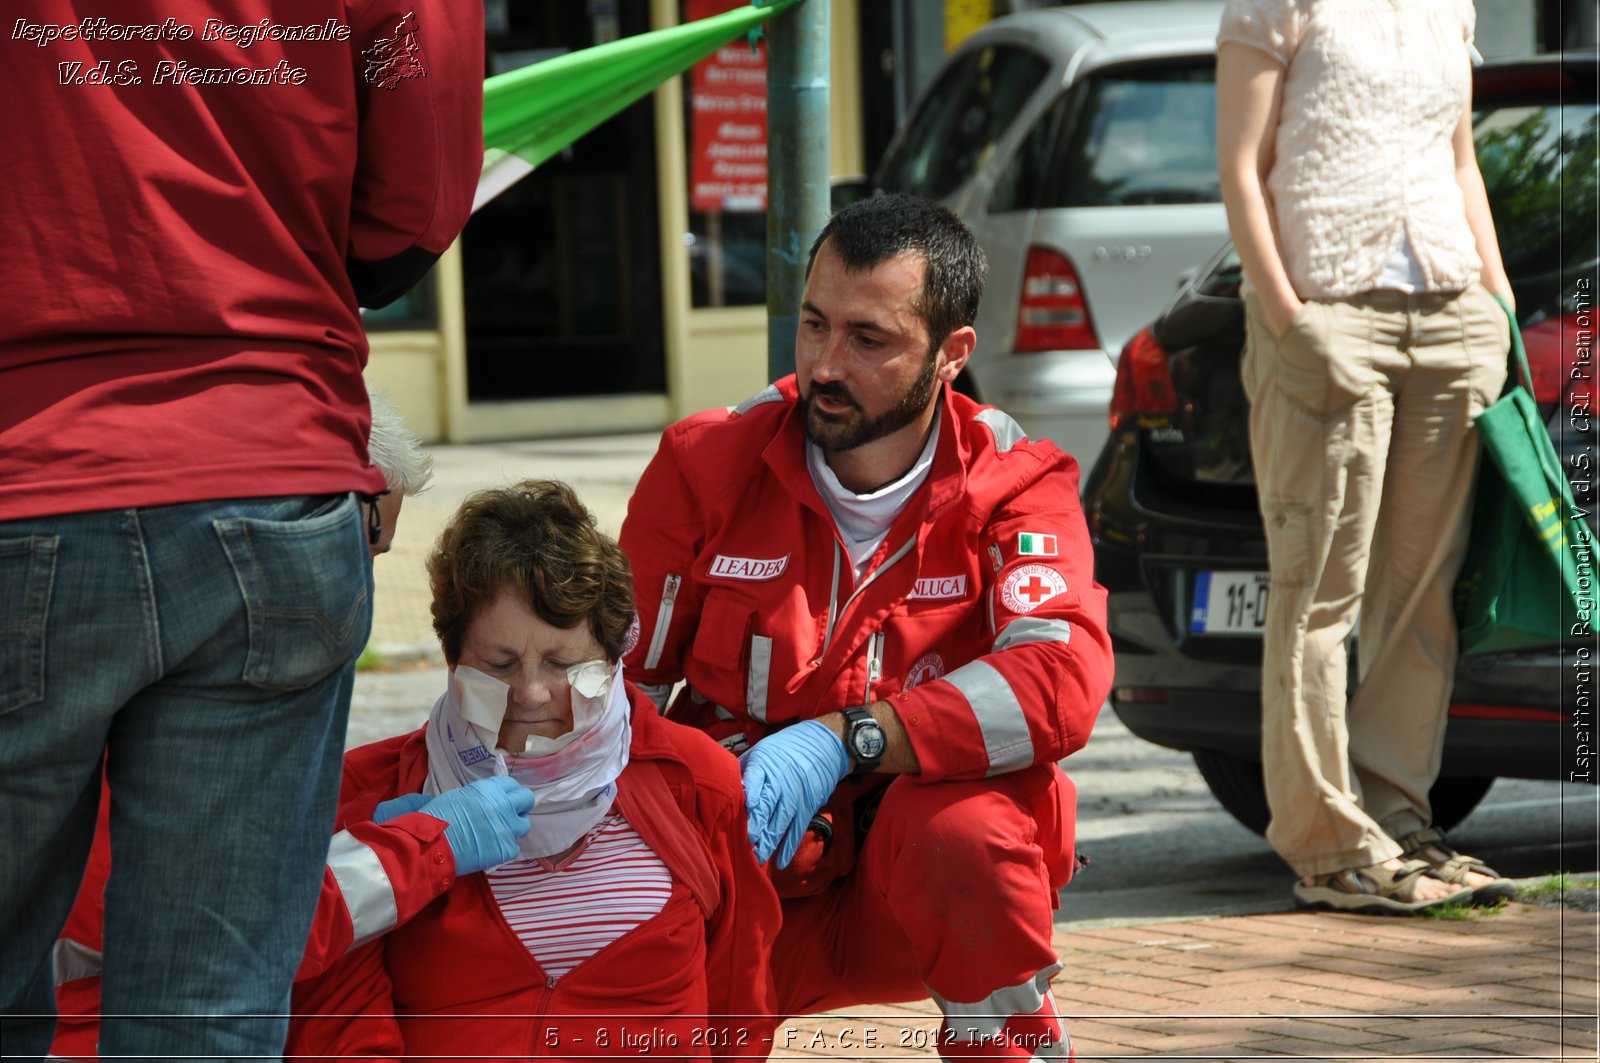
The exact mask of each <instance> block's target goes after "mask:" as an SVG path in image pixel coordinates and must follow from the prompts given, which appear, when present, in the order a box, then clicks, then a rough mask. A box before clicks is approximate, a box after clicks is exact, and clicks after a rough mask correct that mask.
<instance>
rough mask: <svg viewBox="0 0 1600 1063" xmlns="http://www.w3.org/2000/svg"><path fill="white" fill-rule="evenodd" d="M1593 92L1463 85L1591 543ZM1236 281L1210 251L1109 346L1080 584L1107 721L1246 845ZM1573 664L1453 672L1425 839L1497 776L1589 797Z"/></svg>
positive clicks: (1491, 663) (1249, 802) (1247, 480)
mask: <svg viewBox="0 0 1600 1063" xmlns="http://www.w3.org/2000/svg"><path fill="white" fill-rule="evenodd" d="M1596 73H1597V66H1596V58H1595V56H1594V55H1585V56H1581V57H1580V56H1573V55H1567V56H1565V57H1555V56H1551V57H1540V58H1538V59H1532V60H1525V61H1521V62H1497V63H1493V64H1487V65H1485V66H1483V67H1480V68H1479V70H1478V71H1477V72H1476V74H1475V89H1474V109H1475V118H1474V129H1475V137H1476V140H1477V145H1478V158H1479V165H1480V168H1481V169H1482V171H1483V174H1484V180H1485V184H1486V186H1487V188H1488V191H1489V200H1490V206H1491V209H1492V210H1493V212H1494V216H1495V222H1496V229H1497V231H1498V234H1499V238H1500V245H1501V249H1502V253H1503V257H1504V259H1505V263H1506V268H1507V271H1508V272H1509V273H1510V275H1511V279H1512V287H1513V289H1514V291H1515V293H1516V297H1517V313H1518V317H1519V319H1520V321H1521V327H1522V332H1523V336H1524V338H1525V340H1526V342H1527V347H1528V355H1529V360H1530V363H1531V368H1532V373H1533V386H1534V390H1535V393H1536V397H1537V398H1538V400H1539V402H1540V404H1541V410H1542V411H1543V412H1544V413H1545V414H1546V416H1547V417H1548V418H1549V421H1548V425H1549V428H1550V431H1551V435H1552V437H1553V438H1554V439H1555V440H1556V443H1557V447H1558V449H1559V450H1561V451H1562V452H1563V457H1564V460H1565V461H1566V462H1567V466H1566V467H1567V469H1568V470H1569V477H1570V478H1571V479H1572V480H1573V486H1574V494H1575V496H1576V498H1577V501H1578V503H1579V505H1580V506H1581V507H1583V508H1585V509H1586V511H1587V514H1588V517H1589V521H1590V524H1591V526H1593V522H1594V485H1593V482H1592V475H1593V474H1592V470H1593V469H1594V468H1595V466H1596V453H1595V443H1596V435H1595V417H1594V414H1595V394H1594V368H1595V365H1594V321H1595V314H1594V309H1595V294H1596V287H1597V281H1600V276H1597V274H1600V268H1597V261H1596V255H1597V252H1596V209H1595V208H1596V198H1597V192H1600V189H1597V186H1596V173H1597V169H1596V166H1597V157H1596V139H1597V136H1596V134H1597V125H1600V120H1597V117H1596V108H1595V84H1596ZM1239 280H1240V269H1239V261H1238V259H1237V257H1236V256H1235V255H1234V254H1233V252H1232V250H1231V248H1230V249H1225V250H1224V251H1223V252H1221V253H1220V254H1218V255H1217V256H1216V257H1215V258H1214V259H1213V260H1212V261H1211V263H1210V264H1209V265H1208V266H1207V267H1205V268H1204V269H1203V270H1202V271H1201V272H1200V274H1199V275H1198V276H1196V278H1195V279H1194V280H1193V281H1191V282H1190V283H1189V284H1188V285H1186V286H1185V287H1184V288H1183V289H1182V290H1181V291H1180V292H1179V293H1178V295H1177V296H1176V297H1175V298H1174V299H1173V301H1172V302H1171V303H1170V304H1169V305H1168V307H1167V308H1166V310H1165V311H1164V312H1163V313H1162V314H1161V316H1160V317H1159V318H1158V319H1157V320H1156V321H1155V323H1154V324H1153V325H1151V326H1150V327H1149V328H1147V329H1145V330H1144V331H1142V332H1140V333H1139V334H1137V335H1136V336H1134V338H1133V339H1132V340H1130V341H1129V342H1128V345H1127V346H1126V347H1125V348H1124V350H1123V352H1122V359H1121V362H1120V364H1119V365H1118V369H1117V379H1116V385H1115V390H1114V395H1113V398H1112V403H1111V410H1110V421H1111V437H1110V439H1109V440H1108V441H1107V443H1106V446H1105V449H1104V450H1103V451H1102V452H1101V454H1100V456H1099V459H1098V461H1097V462H1096V463H1095V466H1094V468H1093V470H1092V471H1091V472H1090V474H1089V477H1088V480H1087V482H1086V484H1085V488H1084V505H1085V510H1086V513H1087V516H1088V520H1089V528H1090V531H1091V534H1092V535H1093V538H1094V546H1095V557H1096V562H1095V564H1096V574H1097V576H1098V578H1099V580H1100V582H1101V583H1103V584H1104V585H1105V586H1106V588H1107V589H1108V590H1109V591H1110V626H1111V635H1112V642H1113V646H1114V648H1115V651H1116V663H1117V678H1116V684H1115V686H1114V688H1113V690H1112V694H1111V704H1112V708H1113V709H1114V710H1115V711H1116V713H1117V715H1118V716H1119V717H1120V718H1121V719H1122V721H1123V723H1125V724H1126V725H1127V727H1128V729H1129V730H1131V731H1132V732H1133V733H1134V734H1136V735H1138V736H1140V737H1141V738H1144V739H1147V740H1149V741H1151V742H1156V743H1158V744H1160V745H1164V746H1170V747H1173V748H1175V749H1181V750H1187V751H1191V752H1192V753H1193V754H1194V758H1195V763H1196V764H1197V766H1198V767H1199V769H1200V772H1201V774H1202V775H1203V776H1204V778H1205V780H1206V783H1207V785H1209V786H1210V788H1211V791H1212V793H1213V794H1215V795H1216V797H1217V799H1218V800H1219V801H1220V802H1221V803H1222V805H1223V807H1225V808H1226V809H1227V810H1228V811H1229V812H1231V813H1232V814H1233V815H1234V817H1235V818H1237V819H1238V820H1239V821H1240V822H1241V823H1243V824H1244V825H1245V826H1247V827H1249V828H1251V829H1252V830H1256V831H1262V830H1264V829H1265V827H1266V822H1267V818H1268V813H1267V806H1266V799H1265V796H1264V794H1263V791H1262V786H1261V766H1260V740H1261V727H1260V714H1261V706H1260V666H1261V637H1260V630H1261V626H1262V623H1263V614H1264V606H1265V602H1266V598H1267V595H1268V594H1269V593H1270V586H1269V582H1268V578H1267V552H1266V542H1265V539H1264V537H1263V534H1262V529H1261V515H1260V511H1259V510H1258V509H1257V504H1256V491H1255V484H1254V480H1253V476H1252V469H1251V462H1250V450H1249V441H1248V439H1247V437H1246V426H1247V417H1246V400H1245V396H1244V392H1243V390H1242V388H1241V386H1240V382H1239V361H1240V353H1241V349H1242V347H1243V344H1244V312H1243V306H1242V304H1241V302H1240V299H1239ZM1585 470H1591V471H1585ZM1426 533H1427V530H1426V529H1418V534H1426ZM1593 652H1594V651H1593V647H1592V646H1575V645H1567V646H1565V647H1561V646H1551V647H1549V648H1547V649H1544V650H1534V651H1527V652H1521V653H1516V654H1499V655H1492V656H1472V657H1463V658H1461V660H1460V664H1459V666H1458V668H1457V670H1456V677H1455V690H1454V696H1453V700H1452V703H1451V707H1450V723H1449V727H1448V730H1447V732H1446V738H1445V750H1444V763H1443V769H1442V771H1441V774H1440V778H1439V781H1438V783H1437V784H1436V785H1435V787H1434V791H1433V802H1434V814H1435V817H1436V819H1437V821H1438V823H1439V825H1440V826H1441V827H1449V826H1453V825H1454V824H1455V823H1456V822H1458V821H1460V820H1461V819H1462V818H1463V817H1464V816H1465V815H1466V814H1467V813H1468V812H1470V811H1471V810H1472V808H1473V806H1474V805H1476V804H1477V802H1478V801H1479V800H1480V799H1481V798H1482V797H1483V795H1484V794H1485V793H1486V792H1487V791H1488V789H1489V786H1490V785H1491V784H1492V783H1493V781H1494V779H1495V778H1496V777H1497V776H1512V777H1517V778H1531V779H1584V778H1586V777H1588V778H1591V780H1592V777H1591V776H1589V775H1588V772H1587V767H1586V765H1585V764H1583V763H1581V762H1580V761H1579V760H1578V758H1577V754H1579V753H1580V752H1581V751H1580V750H1579V749H1578V747H1577V744H1576V743H1577V741H1578V737H1579V736H1578V735H1577V734H1576V730H1575V729H1576V728H1577V725H1578V724H1582V725H1583V728H1582V729H1589V728H1590V727H1591V725H1592V723H1593V700H1592V699H1593V696H1594V673H1593V669H1592V667H1591V664H1592V657H1591V655H1592V654H1593ZM1353 660H1354V655H1352V661H1353ZM1351 679H1352V682H1351V686H1352V688H1353V687H1354V685H1355V684H1354V675H1353V674H1352V677H1351ZM1585 721H1587V722H1585ZM1584 740H1585V741H1587V739H1584Z"/></svg>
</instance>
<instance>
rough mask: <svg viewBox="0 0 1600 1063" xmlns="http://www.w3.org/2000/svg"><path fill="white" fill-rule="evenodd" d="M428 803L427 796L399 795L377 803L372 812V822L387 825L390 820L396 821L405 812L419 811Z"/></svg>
mask: <svg viewBox="0 0 1600 1063" xmlns="http://www.w3.org/2000/svg"><path fill="white" fill-rule="evenodd" d="M427 803H428V795H427V794H401V795H400V796H399V797H391V798H390V799H389V800H387V801H379V802H378V807H377V808H375V809H373V810H372V822H374V823H387V822H389V821H390V820H391V819H398V818H399V817H401V816H403V815H405V814H406V813H407V812H417V811H420V810H421V808H422V806H423V805H425V804H427Z"/></svg>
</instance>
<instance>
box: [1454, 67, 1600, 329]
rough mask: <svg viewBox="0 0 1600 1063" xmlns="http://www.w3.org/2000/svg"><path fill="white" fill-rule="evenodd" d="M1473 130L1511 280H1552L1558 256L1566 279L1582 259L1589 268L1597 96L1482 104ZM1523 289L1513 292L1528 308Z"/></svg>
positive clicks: (1534, 284) (1599, 120)
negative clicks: (1560, 100)
mask: <svg viewBox="0 0 1600 1063" xmlns="http://www.w3.org/2000/svg"><path fill="white" fill-rule="evenodd" d="M1591 96H1592V93H1591ZM1473 138H1474V139H1475V140H1476V142H1477V146H1478V168H1479V169H1480V170H1482V171H1483V184H1484V187H1485V189H1486V190H1487V191H1488V194H1489V206H1490V209H1491V210H1492V211H1493V213H1494V220H1495V233H1496V235H1497V236H1498V238H1499V240H1500V255H1501V257H1502V258H1503V259H1504V260H1505V264H1506V272H1507V273H1509V274H1510V275H1511V278H1512V281H1513V283H1514V284H1516V283H1518V282H1523V285H1526V286H1527V287H1529V288H1549V287H1550V282H1551V281H1552V280H1554V279H1555V277H1554V276H1552V274H1553V267H1555V266H1556V265H1557V264H1559V265H1560V268H1561V271H1562V273H1564V274H1567V277H1566V280H1567V282H1569V283H1570V282H1571V281H1572V280H1573V275H1574V273H1575V271H1581V270H1582V269H1583V267H1585V266H1588V267H1589V271H1588V272H1589V273H1590V275H1592V273H1593V263H1594V261H1595V258H1596V254H1597V247H1596V243H1597V238H1596V232H1595V229H1596V221H1597V218H1596V198H1597V193H1600V182H1597V180H1596V176H1597V165H1600V151H1597V144H1600V116H1597V114H1596V109H1595V103H1594V100H1593V99H1592V98H1590V99H1588V100H1580V101H1576V102H1573V101H1570V100H1569V101H1566V102H1562V103H1555V102H1549V103H1544V102H1519V101H1511V102H1507V103H1505V104H1501V105H1498V106H1496V105H1491V106H1488V107H1483V108H1481V109H1480V110H1478V112H1477V113H1476V114H1475V115H1474V116H1473ZM1527 294H1528V295H1534V294H1535V293H1534V292H1533V291H1529V292H1528V293H1527ZM1523 295H1524V293H1523V292H1522V291H1519V292H1518V309H1519V310H1525V309H1531V307H1525V306H1523V305H1522V304H1523V302H1524V299H1523Z"/></svg>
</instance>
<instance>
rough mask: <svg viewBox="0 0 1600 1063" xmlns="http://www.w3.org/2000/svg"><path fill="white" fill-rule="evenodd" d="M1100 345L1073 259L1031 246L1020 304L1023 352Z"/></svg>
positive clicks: (1019, 339)
mask: <svg viewBox="0 0 1600 1063" xmlns="http://www.w3.org/2000/svg"><path fill="white" fill-rule="evenodd" d="M1098 346H1100V341H1099V339H1098V338H1097V337H1096V336H1095V334H1094V323H1093V322H1092V321H1091V320H1090V319H1089V304H1088V303H1087V302H1085V301H1084V298H1083V284H1082V282H1080V281H1079V280H1078V271H1077V270H1076V269H1074V268H1073V266H1072V262H1071V260H1069V259H1068V258H1067V256H1066V255H1063V254H1062V253H1061V252H1059V251H1056V250H1054V249H1053V248H1049V247H1038V246H1035V247H1030V248H1028V262H1027V266H1026V267H1025V269H1024V272H1023V275H1022V301H1021V303H1019V304H1018V306H1017V341H1016V344H1015V349H1016V350H1017V351H1018V352H1019V353H1032V352H1037V351H1078V350H1087V349H1090V348H1094V347H1098Z"/></svg>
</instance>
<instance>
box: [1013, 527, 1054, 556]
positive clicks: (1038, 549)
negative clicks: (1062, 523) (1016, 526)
mask: <svg viewBox="0 0 1600 1063" xmlns="http://www.w3.org/2000/svg"><path fill="white" fill-rule="evenodd" d="M1017 553H1018V555H1020V556H1022V557H1055V556H1056V537H1055V536H1054V535H1043V534H1041V533H1039V532H1022V533H1020V534H1018V536H1017Z"/></svg>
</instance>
